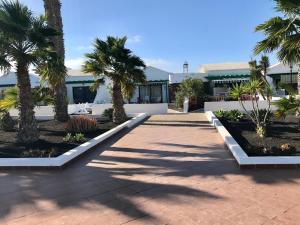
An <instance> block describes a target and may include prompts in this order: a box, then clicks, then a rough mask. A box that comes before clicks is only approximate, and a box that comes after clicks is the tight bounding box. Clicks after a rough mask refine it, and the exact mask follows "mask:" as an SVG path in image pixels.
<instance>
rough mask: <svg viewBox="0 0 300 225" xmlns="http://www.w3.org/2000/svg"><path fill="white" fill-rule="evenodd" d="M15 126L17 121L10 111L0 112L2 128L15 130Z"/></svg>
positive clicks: (0, 125) (0, 126)
mask: <svg viewBox="0 0 300 225" xmlns="http://www.w3.org/2000/svg"><path fill="white" fill-rule="evenodd" d="M14 126H15V121H14V120H13V119H12V117H11V116H10V114H9V112H7V111H1V112H0V128H1V129H2V130H4V131H13V130H14Z"/></svg>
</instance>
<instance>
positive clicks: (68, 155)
mask: <svg viewBox="0 0 300 225" xmlns="http://www.w3.org/2000/svg"><path fill="white" fill-rule="evenodd" d="M130 116H134V118H132V119H130V120H128V121H126V122H124V123H122V124H120V125H118V126H117V127H115V128H113V129H111V130H109V131H107V132H105V133H103V134H101V135H99V136H97V137H95V138H93V139H91V140H89V141H87V142H85V143H83V144H81V145H79V146H78V147H76V148H73V149H71V150H69V151H67V152H65V153H64V154H62V155H60V156H58V157H53V158H0V167H60V166H63V165H64V164H66V163H68V162H69V161H71V160H72V159H74V158H76V157H77V156H79V155H81V154H83V153H84V152H86V151H88V150H89V149H91V148H92V147H94V146H95V145H97V144H99V143H101V142H102V141H104V140H106V139H107V138H109V137H111V136H112V135H114V134H116V133H118V132H119V131H121V130H123V129H124V128H126V127H127V128H131V127H133V126H135V125H136V124H137V123H139V122H141V121H142V120H144V119H145V118H146V117H147V116H148V114H147V113H140V114H131V115H130Z"/></svg>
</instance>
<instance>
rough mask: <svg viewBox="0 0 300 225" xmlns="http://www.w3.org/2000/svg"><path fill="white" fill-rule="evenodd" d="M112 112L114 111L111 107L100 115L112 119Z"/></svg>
mask: <svg viewBox="0 0 300 225" xmlns="http://www.w3.org/2000/svg"><path fill="white" fill-rule="evenodd" d="M113 112H114V109H113V108H108V109H105V110H104V111H103V113H102V116H104V117H107V118H108V119H109V120H112V118H113Z"/></svg>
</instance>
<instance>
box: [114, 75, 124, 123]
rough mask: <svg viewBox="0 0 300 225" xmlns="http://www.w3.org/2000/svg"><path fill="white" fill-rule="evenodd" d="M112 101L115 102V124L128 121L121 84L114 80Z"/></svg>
mask: <svg viewBox="0 0 300 225" xmlns="http://www.w3.org/2000/svg"><path fill="white" fill-rule="evenodd" d="M112 89H113V90H112V101H113V109H114V111H113V122H114V123H117V124H120V123H123V122H124V121H126V119H127V116H126V114H125V110H124V102H123V96H122V89H121V84H120V82H119V81H117V80H113V88H112Z"/></svg>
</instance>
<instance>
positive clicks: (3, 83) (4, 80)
mask: <svg viewBox="0 0 300 225" xmlns="http://www.w3.org/2000/svg"><path fill="white" fill-rule="evenodd" d="M29 77H30V83H31V87H32V88H35V87H38V86H39V85H40V78H39V77H38V76H37V75H34V74H30V75H29ZM16 83H17V77H16V74H15V73H14V72H10V73H7V74H3V75H1V76H0V99H1V98H2V97H3V93H4V90H5V89H6V88H8V87H14V86H15V85H16Z"/></svg>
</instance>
